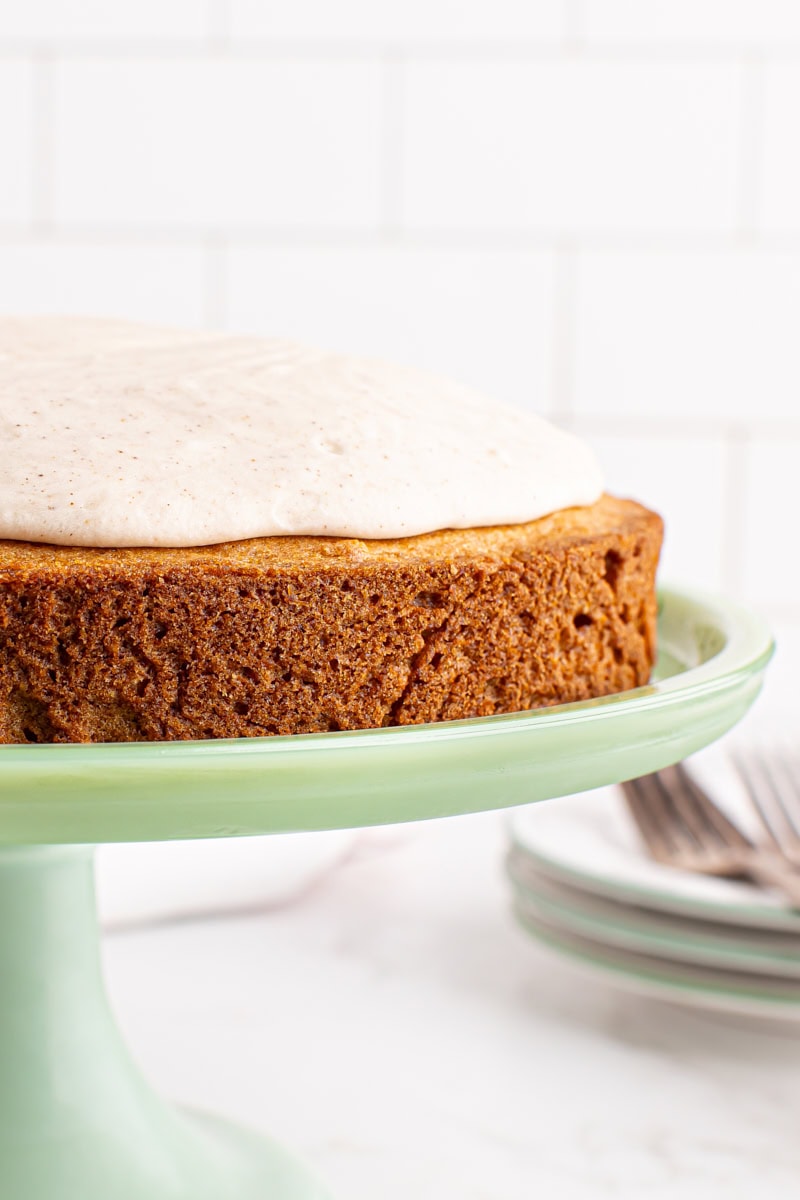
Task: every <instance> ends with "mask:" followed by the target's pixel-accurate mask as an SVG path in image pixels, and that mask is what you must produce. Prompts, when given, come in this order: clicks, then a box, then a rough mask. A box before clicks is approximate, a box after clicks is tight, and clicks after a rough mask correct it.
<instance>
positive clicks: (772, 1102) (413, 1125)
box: [105, 814, 800, 1200]
mask: <svg viewBox="0 0 800 1200" xmlns="http://www.w3.org/2000/svg"><path fill="white" fill-rule="evenodd" d="M503 846H504V837H503V825H502V817H501V816H499V815H498V814H487V815H483V816H478V817H468V818H460V819H456V820H450V821H441V822H432V823H429V824H425V825H417V826H414V827H409V828H405V829H402V828H395V829H391V830H385V831H377V832H371V833H370V832H368V833H365V834H363V835H362V840H361V842H360V843H359V847H358V849H357V851H356V853H355V854H354V856H353V857H351V859H350V860H349V861H348V862H347V863H345V864H344V865H343V866H340V867H338V868H336V869H335V870H334V871H333V872H332V873H331V874H329V875H328V876H327V877H326V878H325V879H324V880H323V881H322V882H321V883H320V884H318V885H317V886H316V887H315V888H314V889H313V890H312V891H311V892H310V893H309V894H307V895H306V896H305V897H303V898H302V899H301V900H299V901H296V902H294V903H292V904H289V905H287V906H285V907H283V908H279V909H275V910H272V911H266V912H262V913H253V914H251V915H248V916H239V917H228V918H220V919H218V920H204V921H196V922H185V923H183V924H175V925H167V926H163V927H156V928H150V929H142V930H137V931H130V932H124V933H122V932H121V933H115V934H112V935H110V936H107V937H106V940H105V954H106V964H107V972H108V978H109V986H110V990H111V994H112V1000H113V1003H114V1005H115V1008H116V1011H117V1014H118V1017H119V1019H120V1022H121V1024H122V1026H123V1029H124V1030H125V1032H126V1035H127V1037H128V1039H129V1042H130V1044H131V1047H132V1049H133V1050H134V1052H135V1054H136V1055H137V1056H138V1058H139V1060H140V1062H141V1063H142V1065H143V1066H144V1068H145V1069H146V1071H147V1073H148V1074H149V1076H150V1077H151V1079H152V1080H153V1081H154V1082H155V1083H156V1084H157V1085H158V1086H159V1087H161V1088H162V1089H163V1090H164V1091H165V1092H166V1093H168V1094H169V1095H171V1096H173V1097H175V1098H177V1099H179V1100H182V1101H185V1102H190V1103H192V1104H193V1105H196V1106H199V1107H205V1108H210V1109H214V1110H216V1111H218V1112H220V1113H223V1114H225V1115H227V1116H229V1117H232V1118H235V1119H238V1120H241V1121H243V1122H247V1123H249V1124H251V1125H252V1126H255V1127H257V1128H261V1129H263V1130H265V1131H269V1132H270V1133H272V1134H273V1135H274V1136H276V1137H278V1138H279V1139H281V1140H283V1141H285V1142H287V1143H289V1144H291V1145H292V1146H293V1147H294V1148H295V1149H296V1150H298V1151H299V1152H300V1153H301V1154H303V1155H304V1156H305V1157H306V1158H307V1159H308V1160H309V1161H310V1163H311V1164H313V1165H314V1166H315V1167H316V1169H317V1172H318V1173H319V1174H320V1175H321V1176H322V1178H324V1179H325V1180H326V1181H327V1183H328V1185H329V1187H331V1188H332V1190H333V1191H334V1192H335V1194H336V1196H337V1197H338V1198H339V1200H410V1198H412V1197H413V1198H414V1200H531V1198H532V1197H534V1196H543V1197H544V1196H546V1197H548V1198H555V1200H562V1198H563V1200H596V1198H597V1197H604V1196H608V1197H614V1198H615V1200H629V1198H630V1200H634V1198H635V1200H640V1198H641V1197H642V1196H643V1195H646V1196H647V1197H648V1200H661V1198H662V1197H663V1198H664V1200H667V1198H668V1200H716V1198H717V1197H719V1200H723V1198H724V1200H739V1198H741V1200H752V1198H753V1197H754V1196H756V1195H758V1196H759V1197H764V1198H765V1200H784V1198H785V1200H790V1198H791V1200H796V1197H797V1195H798V1187H800V1184H798V1180H800V1139H798V1137H797V1123H798V1116H799V1115H800V1033H799V1034H798V1035H797V1036H787V1035H782V1034H779V1033H778V1032H776V1031H774V1030H772V1031H767V1030H765V1029H760V1030H757V1029H755V1028H754V1027H752V1026H750V1027H748V1026H746V1025H739V1026H737V1025H735V1024H732V1023H731V1022H730V1021H726V1022H723V1021H721V1019H720V1018H717V1017H712V1016H702V1015H699V1014H697V1015H696V1014H692V1013H688V1012H682V1011H680V1010H678V1009H673V1008H671V1007H668V1006H666V1005H662V1004H658V1003H655V1002H650V1001H645V1000H642V999H637V998H633V997H626V996H625V995H623V994H622V993H618V992H616V991H614V990H613V989H612V988H610V987H607V986H605V985H603V984H595V983H593V982H591V983H589V982H587V980H586V979H585V978H584V976H583V975H582V974H579V973H578V972H577V971H576V970H575V968H573V967H570V966H569V965H568V964H566V963H562V962H561V961H560V960H559V959H558V958H556V957H555V956H553V955H552V954H551V953H550V952H548V951H545V950H544V949H541V948H539V947H538V946H536V945H535V944H534V943H532V942H531V941H529V940H528V938H527V937H526V936H524V935H523V934H522V933H521V932H519V931H518V930H517V929H516V927H515V926H514V924H513V922H512V920H511V918H510V916H509V912H508V903H507V900H508V897H507V891H506V887H505V885H504V882H503V878H502V875H501V869H500V862H501V857H502V851H503ZM221 1200H222V1198H221ZM224 1200H235V1197H230V1198H228V1197H225V1198H224Z"/></svg>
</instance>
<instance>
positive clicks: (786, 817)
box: [760, 755, 800, 843]
mask: <svg viewBox="0 0 800 1200" xmlns="http://www.w3.org/2000/svg"><path fill="white" fill-rule="evenodd" d="M760 759H761V764H762V769H763V771H764V774H765V775H767V776H768V778H769V780H770V783H771V785H772V794H773V796H774V797H775V802H776V804H777V806H778V808H779V809H780V813H781V816H782V818H783V821H784V824H785V826H786V830H787V832H788V835H789V837H790V839H791V841H792V842H797V843H800V814H798V813H797V811H796V810H795V806H794V805H792V804H790V803H789V801H788V796H789V795H790V794H791V795H792V796H793V797H794V801H795V805H797V803H798V798H800V788H798V784H797V775H796V772H795V771H792V769H791V767H790V765H789V760H788V758H787V757H786V756H785V755H783V756H776V757H775V759H774V765H773V767H770V766H769V763H768V761H767V759H766V758H765V756H764V755H761V756H760Z"/></svg>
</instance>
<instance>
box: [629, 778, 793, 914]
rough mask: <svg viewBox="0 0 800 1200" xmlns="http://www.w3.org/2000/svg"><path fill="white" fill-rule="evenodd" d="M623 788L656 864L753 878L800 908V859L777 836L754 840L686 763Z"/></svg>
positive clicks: (706, 872)
mask: <svg viewBox="0 0 800 1200" xmlns="http://www.w3.org/2000/svg"><path fill="white" fill-rule="evenodd" d="M622 791H623V794H624V796H625V800H626V801H627V804H628V808H629V810H630V812H631V815H632V816H633V819H634V821H635V822H636V825H637V828H638V829H639V832H640V834H641V836H642V839H643V841H644V843H645V845H646V846H647V849H648V850H649V852H650V855H651V856H652V858H654V859H655V860H656V862H660V863H664V864H665V865H666V866H670V867H678V868H679V869H681V870H684V871H694V872H699V873H700V874H703V875H719V876H724V877H727V878H730V879H749V880H751V881H752V882H754V883H758V884H761V885H762V886H766V887H769V888H772V889H773V890H774V891H776V892H780V894H781V895H782V896H783V897H784V898H785V899H787V900H788V901H789V902H790V903H791V905H792V907H793V908H800V858H798V860H797V862H795V861H794V860H793V859H789V858H788V857H787V856H786V855H785V854H784V853H783V852H782V850H781V847H780V844H779V843H778V841H777V839H773V840H771V841H770V842H769V843H768V844H767V845H757V844H756V843H755V842H752V841H751V840H750V839H749V838H748V837H746V836H745V835H744V834H743V833H742V831H741V830H740V829H739V828H738V826H736V825H734V823H733V821H731V820H730V818H729V817H727V816H726V815H725V813H724V812H722V810H721V809H720V808H718V806H717V805H716V804H715V803H714V801H713V800H712V799H711V797H710V796H709V795H708V794H707V793H706V792H705V791H703V789H702V788H701V787H700V785H699V784H698V783H697V782H696V780H694V779H693V778H692V776H691V775H690V774H689V772H688V771H687V770H686V768H685V767H684V766H683V765H682V764H680V763H678V764H676V765H675V766H673V767H667V768H666V769H665V770H663V771H656V772H655V773H654V774H652V775H642V776H641V777H640V778H639V779H631V780H630V781H628V782H627V783H623V784H622ZM799 848H800V843H799Z"/></svg>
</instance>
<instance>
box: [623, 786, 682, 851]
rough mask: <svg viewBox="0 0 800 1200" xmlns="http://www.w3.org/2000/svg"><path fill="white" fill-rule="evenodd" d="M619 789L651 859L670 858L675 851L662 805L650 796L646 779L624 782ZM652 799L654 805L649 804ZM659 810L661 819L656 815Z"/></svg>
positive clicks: (649, 788) (657, 798) (656, 798)
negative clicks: (664, 818) (654, 801)
mask: <svg viewBox="0 0 800 1200" xmlns="http://www.w3.org/2000/svg"><path fill="white" fill-rule="evenodd" d="M621 787H622V793H623V795H624V797H625V800H626V802H627V805H628V811H629V812H630V814H631V816H632V817H633V819H634V822H635V824H636V827H637V829H638V830H639V833H640V835H641V837H642V840H643V841H644V843H645V845H646V846H647V848H648V850H649V851H650V853H651V854H652V856H653V858H655V859H662V860H663V859H664V858H668V857H670V856H671V855H672V854H673V853H674V851H675V847H674V844H673V842H672V839H671V838H670V824H669V823H668V822H666V821H664V820H663V804H661V803H659V801H660V798H659V797H657V796H656V797H653V796H652V789H651V787H650V786H649V784H648V777H647V776H641V777H640V778H639V779H629V780H626V781H625V782H624V783H623V784H621ZM653 798H655V800H656V803H655V804H652V803H651V799H653ZM659 810H661V814H662V815H661V817H659V815H658V814H659Z"/></svg>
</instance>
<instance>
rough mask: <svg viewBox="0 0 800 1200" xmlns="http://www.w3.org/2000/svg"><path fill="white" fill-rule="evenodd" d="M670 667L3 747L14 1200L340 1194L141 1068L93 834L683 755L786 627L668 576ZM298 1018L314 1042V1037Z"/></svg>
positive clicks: (2, 1146) (1, 1108) (506, 787)
mask: <svg viewBox="0 0 800 1200" xmlns="http://www.w3.org/2000/svg"><path fill="white" fill-rule="evenodd" d="M659 633H660V643H659V644H660V658H659V666H658V670H657V672H656V678H655V681H654V682H653V683H652V684H651V685H650V686H648V687H644V688H639V689H637V690H636V691H633V692H627V693H625V694H623V695H619V696H612V697H608V698H606V699H603V700H596V701H589V702H586V703H580V704H568V705H563V706H561V707H558V708H551V709H540V710H537V711H534V712H528V713H519V714H511V715H506V716H498V717H483V718H479V719H476V720H470V721H454V722H444V723H442V724H439V725H420V726H407V727H404V728H394V729H380V730H365V731H357V732H350V733H324V734H313V735H308V736H302V737H273V738H252V739H245V740H238V741H216V742H214V741H209V742H172V743H156V744H154V743H136V744H123V745H95V746H73V745H56V746H49V745H47V746H45V745H41V746H40V745H36V746H27V745H26V746H16V745H15V746H2V747H0V1200H323V1198H324V1197H326V1196H328V1193H327V1191H326V1190H325V1189H324V1188H323V1187H321V1186H320V1185H319V1184H318V1183H317V1182H315V1180H314V1179H313V1178H312V1177H311V1175H310V1174H309V1173H308V1172H307V1170H306V1169H305V1168H304V1167H303V1166H302V1164H300V1163H298V1162H297V1161H296V1160H295V1159H293V1158H292V1157H291V1155H290V1154H289V1153H288V1152H287V1151H285V1150H283V1149H282V1148H281V1147H280V1146H278V1145H276V1144H275V1143H273V1142H270V1141H269V1140H268V1139H266V1138H264V1137H262V1136H261V1135H258V1134H256V1133H251V1132H247V1131H245V1130H242V1129H239V1128H237V1127H234V1126H231V1125H228V1124H226V1123H225V1122H223V1121H220V1120H217V1119H215V1118H212V1117H209V1116H205V1115H200V1114H195V1113H189V1112H184V1111H180V1110H178V1109H174V1108H172V1107H171V1106H170V1105H169V1104H167V1103H166V1102H165V1101H163V1100H162V1099H160V1098H159V1097H158V1096H157V1095H156V1094H155V1093H154V1092H153V1091H152V1090H151V1088H150V1087H149V1085H148V1084H147V1083H146V1082H145V1080H144V1079H143V1077H142V1076H141V1075H140V1074H139V1072H138V1070H137V1068H136V1066H135V1065H134V1063H133V1062H132V1061H131V1059H130V1058H129V1056H128V1053H127V1051H126V1049H125V1046H124V1044H123V1042H122V1040H121V1037H120V1035H119V1033H118V1032H117V1029H116V1026H115V1024H114V1021H113V1018H112V1015H111V1012H110V1010H109V1007H108V1003H107V1000H106V996H105V992H104V988H103V981H102V975H101V970H100V964H99V955H98V932H97V921H96V915H95V905H94V889H93V877H92V869H91V851H90V847H91V846H92V845H95V844H97V843H100V842H120V841H154V840H158V839H170V838H201V837H221V836H228V835H230V836H244V835H247V834H261V833H271V832H277V831H289V830H310V829H316V830H321V829H336V828H344V827H354V826H363V825H377V824H383V823H388V822H395V821H417V820H421V819H423V818H429V817H442V816H448V815H455V814H457V813H467V812H476V811H478V810H481V809H489V808H506V807H508V806H511V805H516V804H529V803H530V802H531V801H534V800H544V799H546V798H548V797H553V796H559V795H564V794H565V793H568V792H574V791H582V790H585V789H587V788H591V787H598V786H601V785H603V784H608V783H612V782H615V781H618V780H622V779H627V778H630V777H632V776H635V775H640V774H643V773H645V772H648V771H653V770H656V769H658V768H660V767H664V766H667V765H668V764H669V763H672V762H675V761H677V760H678V759H681V758H683V757H685V756H686V755H688V754H691V753H692V752H693V751H695V750H698V749H700V748H701V747H702V746H705V745H706V744H707V743H709V742H712V741H714V739H715V738H718V737H719V736H720V735H721V734H723V733H725V731H726V730H728V729H729V728H730V727H731V726H732V725H734V724H735V723H736V721H738V720H739V718H740V717H741V716H742V715H743V714H744V713H745V711H746V710H747V709H748V707H749V706H750V704H751V703H752V702H753V699H754V698H755V696H756V695H757V693H758V690H759V688H760V686H761V681H762V677H763V673H764V669H765V667H766V665H767V663H768V661H769V658H770V655H771V653H772V643H771V640H770V637H769V634H768V633H767V631H766V629H765V628H764V627H763V625H762V624H761V623H760V622H759V621H758V620H757V619H756V618H755V617H753V616H751V615H750V614H748V613H747V612H745V611H743V610H742V609H740V608H738V607H736V606H735V605H733V604H730V603H727V602H723V601H719V600H715V599H713V598H707V597H700V596H696V595H689V594H687V593H684V592H677V591H664V592H663V593H662V595H661V611H660V616H659ZM300 1036H301V1035H300V1030H299V1028H298V1039H299V1037H300Z"/></svg>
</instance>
